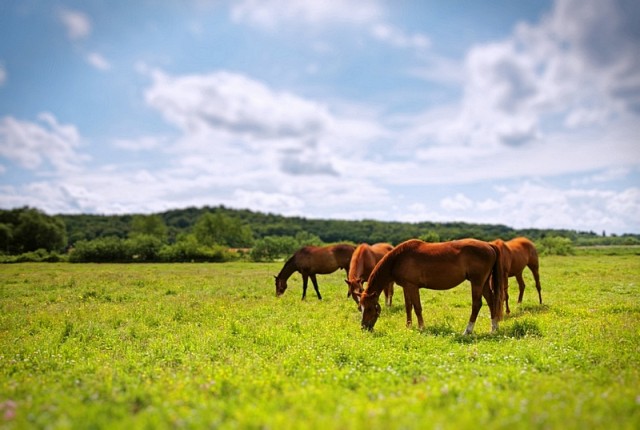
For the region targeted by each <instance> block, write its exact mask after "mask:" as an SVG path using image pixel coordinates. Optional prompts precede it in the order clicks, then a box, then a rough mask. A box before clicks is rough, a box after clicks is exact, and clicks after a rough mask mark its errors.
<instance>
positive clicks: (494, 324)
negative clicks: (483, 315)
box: [482, 285, 498, 333]
mask: <svg viewBox="0 0 640 430" xmlns="http://www.w3.org/2000/svg"><path fill="white" fill-rule="evenodd" d="M482 295H483V296H484V299H485V300H486V301H487V305H489V312H490V313H491V333H493V332H495V331H496V330H498V318H496V312H497V309H495V308H494V307H493V293H492V292H491V290H490V289H489V285H485V286H484V288H483V289H482Z"/></svg>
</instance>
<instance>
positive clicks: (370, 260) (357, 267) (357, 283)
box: [345, 243, 393, 306]
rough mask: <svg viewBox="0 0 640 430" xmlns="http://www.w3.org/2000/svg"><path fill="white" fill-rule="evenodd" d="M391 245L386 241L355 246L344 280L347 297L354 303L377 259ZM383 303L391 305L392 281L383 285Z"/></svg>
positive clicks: (358, 299) (358, 297) (390, 247)
mask: <svg viewBox="0 0 640 430" xmlns="http://www.w3.org/2000/svg"><path fill="white" fill-rule="evenodd" d="M392 249H393V246H392V245H390V244H388V243H376V244H373V245H369V244H367V243H361V244H360V245H358V246H357V247H356V250H355V251H353V255H352V256H351V264H350V265H349V277H348V279H345V282H346V283H347V285H348V286H349V292H348V293H347V297H349V296H351V297H353V300H355V302H356V303H358V304H359V303H360V294H362V291H363V290H364V287H363V285H364V283H365V282H366V281H367V279H369V275H371V272H372V271H373V268H374V267H375V266H376V264H378V261H380V260H381V259H382V257H384V255H385V254H386V253H388V252H389V251H391V250H392ZM384 295H385V303H386V304H387V305H388V306H391V302H392V300H393V282H391V283H390V284H389V285H387V286H385V287H384Z"/></svg>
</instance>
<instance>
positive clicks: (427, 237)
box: [419, 230, 440, 243]
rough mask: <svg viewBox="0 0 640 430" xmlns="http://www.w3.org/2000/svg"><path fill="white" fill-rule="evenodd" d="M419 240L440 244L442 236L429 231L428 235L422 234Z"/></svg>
mask: <svg viewBox="0 0 640 430" xmlns="http://www.w3.org/2000/svg"><path fill="white" fill-rule="evenodd" d="M419 239H420V240H424V241H425V242H431V243H435V242H440V235H439V234H438V232H436V231H434V230H429V231H427V232H426V233H423V234H421V235H420V237H419Z"/></svg>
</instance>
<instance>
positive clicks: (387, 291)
mask: <svg viewBox="0 0 640 430" xmlns="http://www.w3.org/2000/svg"><path fill="white" fill-rule="evenodd" d="M384 297H385V300H384V302H385V304H386V305H387V306H391V302H392V301H393V282H391V283H390V284H389V285H387V286H386V287H384Z"/></svg>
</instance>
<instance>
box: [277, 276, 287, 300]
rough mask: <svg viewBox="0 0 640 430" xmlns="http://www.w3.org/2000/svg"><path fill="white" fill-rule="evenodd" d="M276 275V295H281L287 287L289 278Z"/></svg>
mask: <svg viewBox="0 0 640 430" xmlns="http://www.w3.org/2000/svg"><path fill="white" fill-rule="evenodd" d="M274 277H275V278H276V297H280V296H281V295H282V294H284V292H285V290H286V289H287V280H286V279H284V278H278V277H277V276H274Z"/></svg>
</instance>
